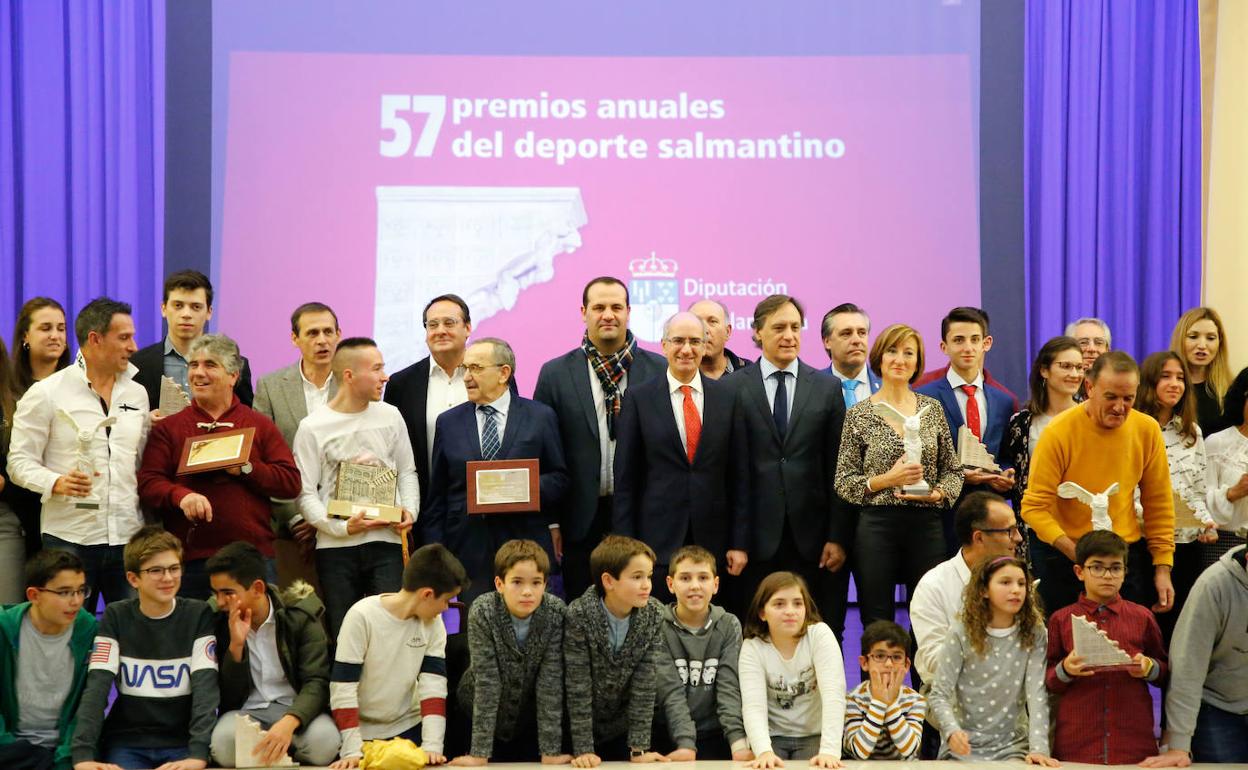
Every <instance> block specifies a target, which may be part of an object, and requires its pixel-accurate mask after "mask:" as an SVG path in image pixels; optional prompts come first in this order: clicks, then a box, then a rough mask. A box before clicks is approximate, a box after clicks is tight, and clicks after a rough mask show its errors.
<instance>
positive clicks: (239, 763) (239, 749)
mask: <svg viewBox="0 0 1248 770" xmlns="http://www.w3.org/2000/svg"><path fill="white" fill-rule="evenodd" d="M264 733H265V731H264V730H263V729H261V727H260V723H259V722H257V721H256V720H254V719H252V718H251V717H249V716H247V715H246V714H239V715H238V716H237V718H235V720H234V766H235V767H298V766H299V765H298V764H297V763H296V762H295V761H294V760H292V759H291V758H290V755H289V754H283V755H282V758H281V759H279V760H277V761H276V762H273V763H272V764H263V763H261V762H260V760H258V759H256V753H255V752H256V746H257V745H258V744H259V743H260V741H262V740H264Z"/></svg>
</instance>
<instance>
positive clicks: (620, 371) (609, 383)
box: [581, 332, 637, 440]
mask: <svg viewBox="0 0 1248 770" xmlns="http://www.w3.org/2000/svg"><path fill="white" fill-rule="evenodd" d="M625 334H626V336H625V337H624V347H622V348H620V349H619V350H618V351H616V352H615V353H612V354H611V355H609V356H604V355H603V354H602V353H601V352H600V351H599V350H598V348H596V347H594V343H592V342H590V341H589V334H588V333H587V334H586V335H585V337H584V338H583V339H582V340H581V350H583V351H585V357H586V358H588V359H589V365H590V366H591V367H593V369H594V374H596V375H598V383H599V384H600V385H602V394H603V396H604V400H605V401H606V405H607V435H608V436H610V437H611V438H612V439H613V440H614V439H615V418H616V417H617V416H618V415H619V414H620V397H621V394H620V380H622V379H623V378H624V375H625V374H627V373H628V367H630V366H632V365H633V350H635V349H636V347H637V340H636V339H635V338H634V337H633V333H632V332H626V333H625Z"/></svg>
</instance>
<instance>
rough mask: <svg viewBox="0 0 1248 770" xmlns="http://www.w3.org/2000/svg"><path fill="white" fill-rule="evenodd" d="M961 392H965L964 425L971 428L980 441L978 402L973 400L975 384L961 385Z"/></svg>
mask: <svg viewBox="0 0 1248 770" xmlns="http://www.w3.org/2000/svg"><path fill="white" fill-rule="evenodd" d="M961 388H962V392H963V393H965V394H966V427H968V428H970V429H971V433H974V434H975V438H977V439H979V440H980V441H983V440H984V435H983V433H981V432H980V430H981V429H980V427H979V402H978V401H976V400H975V390H976V388H975V386H974V385H962V386H961Z"/></svg>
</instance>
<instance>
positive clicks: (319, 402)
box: [299, 360, 334, 414]
mask: <svg viewBox="0 0 1248 770" xmlns="http://www.w3.org/2000/svg"><path fill="white" fill-rule="evenodd" d="M299 379H301V380H303V404H304V406H306V407H307V409H308V414H312V413H313V412H315V411H316V408H317V407H318V406H325V405H326V404H328V403H329V386H330V385H332V384H333V382H334V375H333V373H332V372H331V373H330V375H329V376H328V377H326V378H325V384H324V385H322V386H320V387H319V388H318V387H317V386H316V383H314V382H312V381H311V380H309V379H308V377H307V375H305V374H304V373H303V361H302V360H300V361H299Z"/></svg>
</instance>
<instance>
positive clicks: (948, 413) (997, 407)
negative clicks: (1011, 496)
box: [915, 374, 1018, 468]
mask: <svg viewBox="0 0 1248 770" xmlns="http://www.w3.org/2000/svg"><path fill="white" fill-rule="evenodd" d="M915 391H916V392H918V393H922V394H924V395H926V396H931V397H932V398H934V399H936V400H938V401H940V405H941V406H942V407H944V410H945V420H946V421H947V422H948V423H949V432H950V433H952V434H953V440H954V443H955V445H956V443H957V440H958V430H959V429H960V428H961V427H962V425H963V424H964V421H963V419H962V410H961V409H959V408H958V399H957V397H956V396H955V395H954V393H953V386H952V385H950V384H949V380H947V379H945V376H944V375H943V374H942V375H941V376H940V377H938V378H937V379H935V380H932V381H931V382H929V383H927V384H926V385H922V386H920V387H918V388H915ZM984 400H985V401H986V402H987V403H988V414H987V422H986V424H984V430H983V433H984V436H983V441H984V446H985V447H987V448H988V451H989V452H990V453H991V454H992V456H993V457H995V458H996V459H997V461H998V464H1000V460H1001V447H1002V445H1004V443H1005V434H1006V430H1007V429H1008V428H1009V426H1010V417H1012V416H1013V415H1014V412H1016V411H1018V410H1017V409H1016V408H1015V404H1014V396H1012V395H1010V393H1009V392H1008V391H1006V390H1004V389H1003V388H999V387H997V386H996V385H993V384H992V383H989V382H984ZM983 417H984V415H981V421H982V418H983ZM1001 467H1002V468H1004V467H1005V466H1004V465H1002V466H1001Z"/></svg>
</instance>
